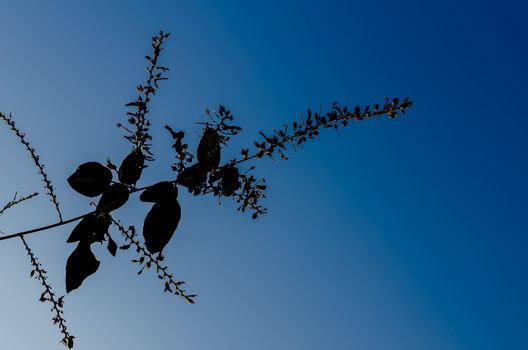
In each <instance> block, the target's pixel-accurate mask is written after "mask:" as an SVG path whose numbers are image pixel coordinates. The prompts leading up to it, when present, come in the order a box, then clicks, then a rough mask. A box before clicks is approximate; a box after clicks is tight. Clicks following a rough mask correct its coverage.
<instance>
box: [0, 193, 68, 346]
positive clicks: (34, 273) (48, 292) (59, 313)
mask: <svg viewBox="0 0 528 350" xmlns="http://www.w3.org/2000/svg"><path fill="white" fill-rule="evenodd" d="M37 195H38V193H37V192H35V193H32V194H30V195H28V196H25V197H21V198H18V199H17V195H16V194H15V196H14V197H13V199H12V200H11V201H10V202H8V203H6V204H5V205H4V207H3V208H2V209H1V210H0V215H2V214H3V213H4V212H5V211H6V210H8V209H9V208H12V207H14V206H15V205H17V204H20V203H22V202H24V201H27V200H29V199H31V198H34V197H36V196H37ZM20 239H21V241H22V244H23V245H24V248H25V250H26V253H27V255H28V256H29V259H30V261H31V266H32V270H31V273H30V277H34V278H36V279H37V280H39V282H40V284H41V285H42V287H43V288H44V292H42V294H41V295H40V299H39V301H41V302H49V303H51V304H52V307H51V312H53V313H54V316H53V318H52V321H53V323H54V324H56V325H58V327H59V329H60V331H61V333H62V334H63V338H62V340H61V343H62V344H63V345H64V346H66V347H68V348H69V349H71V348H72V347H73V339H74V338H75V337H74V336H73V335H71V334H70V333H69V332H68V329H67V327H66V320H65V319H64V317H63V313H64V311H63V310H62V307H63V305H64V297H60V298H59V299H55V294H54V292H53V289H52V287H51V285H50V284H49V283H48V279H47V271H46V270H44V269H43V267H42V264H41V263H40V262H39V261H38V259H37V257H36V256H35V254H34V253H33V251H32V250H31V248H30V247H29V245H28V243H27V242H26V239H25V238H24V237H23V236H20Z"/></svg>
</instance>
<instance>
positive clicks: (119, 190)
mask: <svg viewBox="0 0 528 350" xmlns="http://www.w3.org/2000/svg"><path fill="white" fill-rule="evenodd" d="M128 196H129V191H128V187H127V186H125V185H123V184H120V183H115V184H112V185H111V186H110V187H108V189H107V190H106V191H105V192H104V193H103V195H102V196H101V199H100V200H99V203H98V204H97V210H98V211H100V212H104V213H109V212H111V211H112V210H116V209H117V208H120V207H122V206H123V205H124V204H125V203H126V202H127V200H128Z"/></svg>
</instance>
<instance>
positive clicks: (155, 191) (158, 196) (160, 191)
mask: <svg viewBox="0 0 528 350" xmlns="http://www.w3.org/2000/svg"><path fill="white" fill-rule="evenodd" d="M177 196H178V188H177V187H175V186H174V184H173V183H172V182H169V181H162V182H158V183H157V184H155V185H152V186H151V187H149V188H147V189H146V190H145V191H143V193H141V195H140V196H139V200H140V201H142V202H152V203H154V202H159V201H161V200H162V199H164V198H165V199H166V198H171V197H174V198H176V197H177Z"/></svg>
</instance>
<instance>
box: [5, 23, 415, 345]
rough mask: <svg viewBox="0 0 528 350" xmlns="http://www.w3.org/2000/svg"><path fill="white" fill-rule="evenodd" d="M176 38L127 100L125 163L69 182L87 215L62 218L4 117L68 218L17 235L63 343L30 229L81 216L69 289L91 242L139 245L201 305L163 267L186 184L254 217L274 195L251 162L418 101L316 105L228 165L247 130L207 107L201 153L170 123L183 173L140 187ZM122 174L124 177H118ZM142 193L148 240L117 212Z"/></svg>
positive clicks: (176, 284) (94, 167)
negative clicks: (155, 102) (165, 58)
mask: <svg viewBox="0 0 528 350" xmlns="http://www.w3.org/2000/svg"><path fill="white" fill-rule="evenodd" d="M168 37H169V34H166V33H163V32H160V33H159V35H157V36H154V37H153V38H152V49H153V53H152V54H151V55H150V56H146V59H147V61H148V66H147V72H148V78H147V80H146V82H145V83H144V84H141V85H139V86H138V87H137V91H138V92H139V96H138V97H137V99H136V100H134V101H132V102H130V103H128V104H126V106H127V107H131V108H133V109H134V110H133V112H128V113H127V115H128V125H127V126H125V125H123V124H118V127H119V128H122V129H124V130H125V132H126V135H125V138H126V139H127V140H128V141H129V142H130V143H131V144H132V149H131V151H130V153H129V154H128V155H127V156H126V157H125V158H124V159H123V160H122V161H121V163H120V165H119V166H116V165H114V164H113V163H112V162H111V161H108V162H107V164H106V165H103V164H101V163H99V162H95V161H93V162H87V163H83V164H81V165H79V166H78V167H77V169H76V170H75V171H74V172H73V173H72V174H71V175H70V176H69V177H68V183H69V185H70V186H71V187H72V188H73V189H74V190H75V191H76V192H78V193H79V194H81V195H83V196H86V197H89V198H95V197H99V200H98V203H97V204H96V205H95V209H94V210H93V211H91V212H89V213H87V214H84V215H81V216H78V217H76V218H72V219H69V220H66V221H64V220H63V219H62V216H61V214H60V210H59V206H58V202H57V200H56V196H55V194H54V191H53V187H52V185H51V182H50V181H49V180H48V177H47V175H46V173H45V172H44V167H43V166H42V164H41V163H40V162H39V158H38V156H37V155H36V154H35V150H34V149H33V148H32V147H31V146H30V144H29V142H27V141H26V139H25V137H24V134H23V133H21V132H20V131H19V130H18V129H17V128H16V126H15V124H14V122H13V121H12V119H11V117H10V116H9V117H7V116H4V115H2V114H0V116H1V118H2V119H3V120H4V121H5V122H6V123H7V124H8V126H9V127H10V128H11V129H12V130H13V131H14V133H15V134H16V135H17V137H18V138H19V139H20V141H21V143H22V144H23V145H24V146H25V147H26V149H27V150H28V151H29V153H30V156H31V158H32V159H33V160H34V162H35V164H36V165H37V168H38V169H39V173H40V174H41V176H42V177H43V181H44V184H45V188H46V190H47V193H48V195H49V196H50V198H51V200H52V202H53V204H54V205H55V208H56V210H57V213H58V215H59V220H60V221H59V222H58V223H56V224H53V225H48V226H45V227H41V228H37V229H33V230H29V231H24V232H20V233H18V234H13V235H10V237H16V236H19V237H20V238H22V239H23V242H24V245H25V247H26V250H27V252H28V255H29V256H30V259H31V263H32V266H33V271H32V276H36V277H37V278H39V279H40V280H41V284H42V285H43V286H44V289H45V291H44V292H43V293H42V295H41V301H48V302H51V303H52V305H53V308H52V311H53V312H54V313H55V316H54V322H56V323H57V324H58V325H59V327H60V328H61V331H62V333H63V335H64V338H63V340H62V342H63V344H64V345H66V346H68V347H70V348H71V347H72V346H73V338H74V337H73V336H71V335H69V333H68V332H67V330H66V326H65V321H64V320H63V318H62V309H61V308H62V304H63V298H62V297H61V298H59V299H58V300H56V299H55V294H54V293H53V292H52V290H51V287H50V286H49V284H48V283H47V281H46V276H45V273H46V271H45V270H44V269H43V268H42V266H41V265H40V263H39V262H38V260H37V258H36V257H35V256H34V254H33V253H32V252H31V250H30V248H29V246H28V245H27V243H26V242H25V240H24V237H23V236H24V235H25V234H28V233H33V232H38V231H43V230H46V229H48V228H51V227H56V226H60V225H64V224H67V223H70V222H73V221H77V220H80V221H79V223H78V224H77V225H76V226H75V227H74V229H73V230H72V232H71V234H70V236H69V237H68V239H67V242H68V243H76V244H77V246H76V248H75V249H74V250H73V252H72V253H71V255H70V256H69V258H68V260H67V263H66V291H67V292H68V293H69V292H71V291H73V290H75V289H77V288H79V287H80V286H81V285H82V283H83V282H84V281H85V280H86V278H87V277H89V276H91V275H93V274H94V273H95V272H96V271H97V270H98V268H99V265H100V261H99V260H97V258H96V257H95V255H94V254H93V252H92V250H91V246H92V244H94V243H101V244H103V243H105V244H106V247H107V249H108V252H109V253H110V254H111V255H112V256H114V257H115V256H116V254H117V251H118V248H120V249H121V250H127V249H130V248H133V249H134V250H135V251H136V253H137V254H138V258H137V259H133V260H132V263H134V264H138V265H139V271H138V274H141V273H142V272H143V271H144V270H149V269H152V270H155V271H156V274H157V276H158V278H159V279H160V280H162V281H163V282H164V290H165V292H169V293H172V294H175V295H177V296H180V297H182V298H184V299H185V300H186V301H187V302H188V303H189V304H193V303H194V298H195V297H196V295H194V294H187V293H186V292H185V291H184V290H183V289H182V286H183V284H184V282H183V281H178V280H176V279H175V278H174V275H173V274H172V273H170V272H169V271H168V267H167V266H166V265H164V264H163V261H164V256H163V252H164V248H165V247H166V246H167V244H168V243H169V241H170V240H171V239H172V237H173V235H174V232H175V231H176V229H177V228H178V224H179V221H180V219H181V207H180V204H179V202H178V189H179V187H183V188H185V189H186V190H187V191H188V192H189V193H192V194H193V195H195V196H197V195H206V194H212V195H213V196H214V197H217V198H218V199H219V200H220V199H221V198H223V197H228V198H231V199H232V200H234V201H235V202H236V203H237V205H238V206H237V210H238V211H241V212H245V211H251V216H252V218H253V219H256V218H257V217H259V216H260V215H262V214H265V213H266V212H267V210H266V208H265V207H264V206H263V205H262V204H261V200H262V199H264V198H265V197H266V195H265V191H266V189H267V185H266V180H265V179H263V178H259V177H257V176H256V175H254V171H255V169H256V168H255V166H254V165H249V162H250V161H255V160H258V159H261V158H263V157H269V158H271V159H275V157H277V156H278V157H279V158H280V159H282V160H287V159H288V155H287V151H288V150H293V151H294V152H295V151H296V150H297V149H298V148H299V147H303V145H304V144H305V143H306V142H308V141H309V140H312V139H315V138H317V137H318V136H319V134H320V132H321V131H322V130H323V129H335V130H337V129H340V128H343V127H346V126H347V125H349V123H350V122H351V121H361V120H364V119H368V118H372V117H380V116H385V115H386V116H388V117H390V118H395V117H396V116H398V115H399V114H401V113H405V112H406V111H407V110H408V109H409V108H410V107H411V106H412V102H411V101H410V100H409V99H408V98H406V99H404V100H402V101H400V100H399V99H398V98H394V99H388V98H387V99H385V101H384V103H383V104H382V105H379V104H375V105H373V106H372V107H370V106H366V107H364V108H360V107H359V106H356V107H355V108H353V109H349V108H348V107H341V106H339V104H337V103H334V104H333V105H332V107H331V108H330V110H329V111H328V112H322V111H319V112H312V110H308V111H307V113H306V116H303V115H301V117H300V120H296V121H293V122H292V123H291V124H284V125H282V127H281V128H278V129H273V132H271V133H268V134H266V133H264V132H259V135H260V137H261V139H260V140H258V141H256V142H254V145H253V146H252V147H251V150H250V148H243V149H241V150H240V156H239V157H235V158H232V159H230V160H227V161H225V160H224V162H223V163H222V158H225V155H223V153H225V148H226V147H227V146H228V143H229V142H230V141H231V139H232V138H233V137H234V136H236V135H238V134H239V133H240V132H241V130H242V129H241V127H240V126H238V125H234V124H233V122H234V116H233V115H232V114H231V112H230V111H229V110H228V109H226V108H225V107H224V106H220V107H219V108H218V110H206V115H207V117H208V119H207V120H206V121H205V122H200V123H198V124H199V125H201V126H202V134H201V136H200V139H199V141H198V144H197V146H196V151H195V152H192V151H191V150H190V147H189V144H188V143H186V140H185V132H184V131H174V130H173V128H171V127H170V126H165V128H166V129H167V130H168V131H169V133H170V135H171V137H172V139H173V141H174V143H173V145H172V148H173V149H174V151H175V163H174V164H173V165H171V168H172V170H173V171H174V172H175V178H174V179H168V180H165V181H160V182H157V183H155V184H152V185H149V186H144V187H136V184H137V183H138V182H139V181H140V179H141V176H142V174H143V170H144V169H145V168H146V165H145V162H146V161H153V160H154V157H153V154H152V152H151V148H150V147H151V142H152V137H151V135H150V133H149V132H150V128H151V122H150V120H149V119H148V118H147V116H148V114H149V103H150V102H151V99H152V96H154V95H155V94H156V92H157V90H158V88H159V86H158V82H159V81H161V80H166V79H167V78H166V77H164V76H163V73H165V72H166V71H167V70H168V68H165V67H162V66H160V65H159V64H158V61H159V57H160V54H161V52H162V50H163V47H162V45H163V43H164V41H165V40H166V39H167V38H168ZM114 175H117V178H115V177H114ZM135 192H141V194H140V196H139V199H140V200H141V201H143V202H146V203H152V207H151V208H150V210H149V211H148V213H147V214H146V216H145V219H144V222H143V227H142V237H143V239H142V240H141V238H140V237H139V236H138V235H137V234H136V229H135V227H134V226H128V228H126V226H125V225H123V224H122V223H121V222H120V221H119V220H117V219H115V218H114V217H113V215H114V213H113V212H114V211H115V210H116V209H119V208H120V207H122V206H123V205H125V204H126V203H127V202H128V200H129V198H130V195H131V194H132V193H135ZM32 196H33V195H32ZM28 198H29V197H28ZM15 199H16V198H15ZM0 213H1V212H0ZM110 228H115V229H116V230H117V232H119V233H120V235H121V236H122V238H123V239H124V243H122V244H119V245H118V243H116V241H114V239H113V238H112V236H111V234H110ZM0 239H1V238H0Z"/></svg>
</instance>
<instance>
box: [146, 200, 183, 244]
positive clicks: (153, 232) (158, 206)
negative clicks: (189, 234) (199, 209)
mask: <svg viewBox="0 0 528 350" xmlns="http://www.w3.org/2000/svg"><path fill="white" fill-rule="evenodd" d="M180 218H181V208H180V204H179V203H178V201H177V200H176V198H171V199H164V200H162V201H160V202H157V203H155V204H154V205H153V206H152V209H150V211H149V212H148V214H147V216H146V218H145V222H144V224H143V237H144V238H145V246H146V247H147V249H148V251H149V252H150V253H152V254H154V253H160V252H161V251H162V250H163V248H165V246H166V245H167V243H169V241H170V239H171V238H172V235H173V234H174V231H176V228H177V227H178V223H179V222H180Z"/></svg>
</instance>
